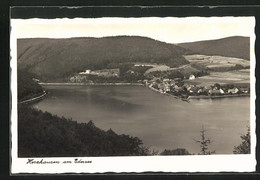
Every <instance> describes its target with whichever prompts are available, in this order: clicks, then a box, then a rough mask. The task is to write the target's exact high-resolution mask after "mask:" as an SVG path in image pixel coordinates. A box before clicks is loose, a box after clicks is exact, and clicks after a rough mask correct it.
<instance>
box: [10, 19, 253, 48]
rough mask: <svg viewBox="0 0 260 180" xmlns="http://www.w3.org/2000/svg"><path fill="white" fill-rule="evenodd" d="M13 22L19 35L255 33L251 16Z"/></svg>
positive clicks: (175, 37)
mask: <svg viewBox="0 0 260 180" xmlns="http://www.w3.org/2000/svg"><path fill="white" fill-rule="evenodd" d="M13 23H14V24H13ZM12 26H15V27H16V36H17V38H35V37H45V38H69V37H104V36H117V35H137V36H145V37H151V38H153V39H156V40H159V41H163V42H167V43H181V42H192V41H199V40H209V39H218V38H223V37H228V36H250V35H252V34H253V33H254V19H253V18H252V17H251V18H250V17H236V18H234V17H218V18H216V17H215V18H170V17H168V18H92V19H53V20H40V19H29V20H17V19H15V20H12Z"/></svg>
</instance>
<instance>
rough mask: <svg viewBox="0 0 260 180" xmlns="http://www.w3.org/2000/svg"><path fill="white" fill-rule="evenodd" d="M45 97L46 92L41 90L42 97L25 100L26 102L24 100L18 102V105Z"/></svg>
mask: <svg viewBox="0 0 260 180" xmlns="http://www.w3.org/2000/svg"><path fill="white" fill-rule="evenodd" d="M46 95H47V93H46V91H44V90H43V94H42V95H40V96H37V97H34V98H31V99H27V100H24V101H21V102H18V104H26V103H31V102H34V101H37V100H40V99H42V98H43V97H44V96H46Z"/></svg>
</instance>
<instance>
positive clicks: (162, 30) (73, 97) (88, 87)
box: [11, 17, 256, 173]
mask: <svg viewBox="0 0 260 180" xmlns="http://www.w3.org/2000/svg"><path fill="white" fill-rule="evenodd" d="M11 27H12V29H11V55H12V58H11V68H12V79H11V83H12V86H11V88H12V97H13V98H12V128H11V130H12V159H13V160H12V161H13V163H12V172H13V173H20V172H29V173H33V172H39V173H62V172H86V173H95V172H145V171H155V172H156V171H162V172H163V171H166V172H184V171H185V172H197V171H202V172H203V171H204V172H218V171H239V172H241V171H247V172H248V171H254V168H255V164H256V162H255V142H256V137H255V104H254V101H255V77H254V70H255V55H254V54H255V52H254V41H255V34H254V27H255V19H254V18H253V17H186V18H184V17H182V18H177V17H140V18H120V17H103V18H74V19H67V18H59V19H33V18H32V19H12V20H11ZM225 160H226V161H225ZM223 161H224V162H225V163H223ZM163 162H165V163H164V164H163ZM172 162H179V163H175V164H174V165H172ZM196 162H201V163H202V165H201V166H199V165H198V163H196ZM210 162H211V163H210ZM212 162H215V163H214V164H212ZM220 162H222V163H220ZM242 162H248V163H247V164H243V163H242ZM102 163H103V164H106V165H104V166H102V165H101V164H102ZM122 163H125V164H126V165H125V166H122ZM108 164H110V165H108ZM39 167H46V168H39Z"/></svg>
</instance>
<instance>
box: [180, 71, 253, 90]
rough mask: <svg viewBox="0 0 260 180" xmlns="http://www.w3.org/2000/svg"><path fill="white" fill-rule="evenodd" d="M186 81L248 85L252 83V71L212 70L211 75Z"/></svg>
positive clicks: (195, 83)
mask: <svg viewBox="0 0 260 180" xmlns="http://www.w3.org/2000/svg"><path fill="white" fill-rule="evenodd" d="M185 82H186V83H188V84H194V85H199V86H210V85H213V84H215V83H219V84H240V85H248V84H250V71H249V69H242V70H235V71H228V72H211V73H210V75H207V76H202V77H198V78H196V79H193V80H186V81H185Z"/></svg>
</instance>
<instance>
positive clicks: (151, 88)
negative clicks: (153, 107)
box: [18, 83, 250, 104]
mask: <svg viewBox="0 0 260 180" xmlns="http://www.w3.org/2000/svg"><path fill="white" fill-rule="evenodd" d="M39 84H40V85H43V86H48V85H49V86H144V87H148V89H150V90H152V91H155V92H157V93H160V94H162V95H166V96H171V97H174V98H175V99H180V100H182V101H185V102H190V101H189V100H191V99H218V98H232V97H248V96H250V94H227V95H221V96H206V95H201V96H188V97H187V98H185V97H180V96H175V95H172V94H169V93H162V92H160V91H159V90H158V89H155V88H153V87H150V86H146V85H145V84H142V83H39ZM46 94H47V93H46V92H45V91H44V94H42V95H41V96H38V97H35V98H32V99H28V100H25V101H22V102H18V103H19V104H23V103H27V102H32V101H36V100H38V99H41V98H43V97H44V96H45V95H46Z"/></svg>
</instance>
